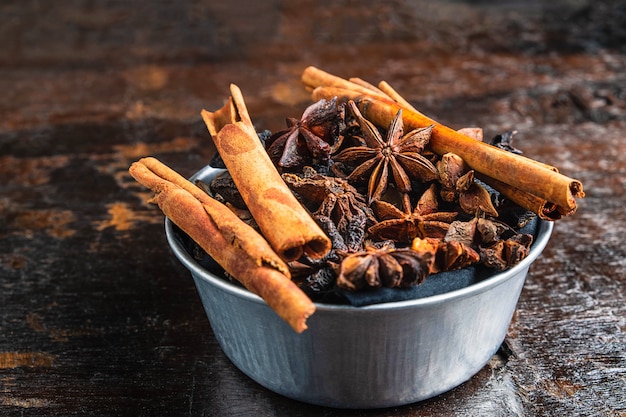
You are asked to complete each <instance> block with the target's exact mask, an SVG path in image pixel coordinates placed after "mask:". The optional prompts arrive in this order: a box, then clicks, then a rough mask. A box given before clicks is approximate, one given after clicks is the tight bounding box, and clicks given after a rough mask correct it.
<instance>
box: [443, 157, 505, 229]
mask: <svg viewBox="0 0 626 417" xmlns="http://www.w3.org/2000/svg"><path fill="white" fill-rule="evenodd" d="M437 171H438V172H439V178H440V183H441V185H442V189H441V197H442V198H443V199H444V200H445V201H448V202H453V201H457V202H458V203H459V206H460V207H461V209H462V210H463V211H464V212H465V213H467V214H472V215H473V214H476V213H486V214H488V215H490V216H495V217H497V216H498V211H497V210H496V208H495V207H494V206H493V202H492V201H491V196H490V194H489V193H488V192H487V190H485V188H484V187H482V186H481V185H480V184H478V183H477V182H476V181H474V170H471V169H470V168H469V167H468V166H467V164H466V163H465V162H464V161H463V159H462V158H461V157H460V156H458V155H455V154H453V153H450V152H448V153H446V154H444V155H443V156H442V157H441V160H440V161H439V162H437Z"/></svg>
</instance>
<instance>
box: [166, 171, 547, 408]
mask: <svg viewBox="0 0 626 417" xmlns="http://www.w3.org/2000/svg"><path fill="white" fill-rule="evenodd" d="M216 171H217V170H214V169H212V168H208V167H207V168H204V169H203V170H201V171H200V172H198V173H197V174H196V176H194V178H196V177H197V178H201V179H208V178H210V176H211V175H214V174H215V173H216ZM165 227H166V234H167V239H168V242H169V244H170V246H171V248H172V250H173V251H174V254H175V255H176V257H177V258H178V259H179V260H180V261H181V262H182V263H183V264H184V265H185V267H187V268H188V269H189V270H190V271H191V274H192V276H193V279H194V281H195V283H196V287H197V289H198V292H199V294H200V297H201V299H202V303H203V305H204V309H205V311H206V313H207V316H208V318H209V321H210V323H211V326H212V328H213V331H214V333H215V337H216V338H217V340H218V342H219V344H220V346H221V347H222V349H223V351H224V352H225V354H226V355H227V356H228V357H229V358H230V360H231V361H232V362H233V363H234V364H235V365H236V366H237V367H238V368H239V369H240V370H241V371H242V372H244V373H245V374H246V375H248V376H249V377H250V378H252V379H253V380H255V381H256V382H258V383H259V384H261V385H263V386H265V387H266V388H268V389H270V390H272V391H275V392H277V393H279V394H282V395H284V396H286V397H290V398H293V399H297V400H301V401H304V402H307V403H312V404H317V405H324V406H331V407H339V408H379V407H390V406H398V405H402V404H408V403H412V402H417V401H420V400H424V399H427V398H430V397H433V396H435V395H437V394H440V393H442V392H445V391H448V390H450V389H452V388H454V387H455V386H458V385H459V384H461V383H463V382H464V381H466V380H468V379H469V378H471V377H472V376H473V375H474V374H475V373H477V372H478V371H479V370H480V369H481V368H482V367H483V366H484V365H485V364H486V363H487V362H488V361H489V359H490V358H491V357H492V356H493V354H494V353H495V352H496V351H497V350H498V348H499V346H500V345H501V343H502V341H503V340H504V337H505V335H506V331H507V328H508V326H509V323H510V321H511V318H512V315H513V312H514V311H515V306H516V304H517V300H518V298H519V295H520V292H521V290H522V287H523V285H524V281H525V278H526V274H527V272H528V269H529V267H530V265H531V263H532V262H533V261H534V260H535V259H536V258H537V257H538V256H539V255H540V253H541V252H542V251H543V249H544V247H545V246H546V244H547V242H548V240H549V238H550V234H551V233H552V228H553V224H552V223H549V222H541V223H540V226H539V233H538V238H537V239H536V242H535V243H534V245H533V247H532V249H531V252H530V255H529V256H528V257H527V258H526V259H524V260H523V261H522V262H521V263H520V264H518V265H516V266H515V267H514V268H511V269H510V270H507V271H505V272H502V273H499V274H497V275H495V276H493V277H491V278H489V279H486V280H484V281H481V282H479V283H477V284H474V285H472V286H470V287H466V288H463V289H460V290H456V291H452V292H449V293H445V294H440V295H436V296H432V297H427V298H422V299H418V300H412V301H402V302H394V303H385V304H378V305H373V306H368V307H352V306H338V305H327V304H317V311H316V313H315V314H314V315H313V316H312V317H311V318H310V319H309V321H308V324H309V329H308V330H307V331H305V332H304V333H303V334H296V333H295V332H293V331H292V329H291V328H290V327H289V326H288V325H287V324H285V323H284V322H283V321H282V320H281V319H280V318H278V316H276V314H275V313H274V312H273V311H272V310H271V309H270V308H269V307H267V305H266V304H265V303H264V302H263V301H262V300H261V299H260V298H259V297H257V296H255V295H253V294H252V293H250V292H248V291H246V290H245V289H242V288H239V287H237V286H234V285H232V284H230V283H228V282H227V281H225V280H224V279H222V278H220V277H218V276H215V275H214V274H211V273H210V272H208V271H206V270H205V269H203V268H202V267H200V266H199V265H198V264H197V263H196V262H195V261H194V260H193V259H192V258H191V256H189V254H188V253H187V252H186V251H185V250H184V248H183V247H182V246H181V245H180V243H179V242H178V241H177V239H176V238H175V237H174V236H173V228H172V224H171V222H170V221H169V220H166V225H165Z"/></svg>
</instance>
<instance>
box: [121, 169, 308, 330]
mask: <svg viewBox="0 0 626 417" xmlns="http://www.w3.org/2000/svg"><path fill="white" fill-rule="evenodd" d="M129 172H130V174H131V175H132V176H133V178H135V179H136V180H137V182H139V183H140V184H142V185H144V186H145V187H147V188H149V189H151V190H152V191H154V192H155V193H156V195H155V196H154V198H153V199H152V200H151V202H153V203H156V204H157V205H158V206H159V207H160V208H161V210H162V211H163V213H164V214H165V215H166V216H167V217H169V218H170V220H172V222H173V223H174V224H176V225H177V226H178V227H180V228H181V229H182V230H183V231H184V232H185V233H187V234H188V235H189V237H190V238H191V239H193V240H194V241H195V242H196V243H198V245H200V247H202V249H204V250H205V251H206V252H207V253H208V254H209V255H210V256H211V257H212V258H213V259H214V260H215V261H216V262H217V263H219V264H220V265H221V266H222V267H223V268H224V270H225V271H226V272H228V273H229V274H230V275H232V276H233V277H234V278H235V279H237V280H238V281H239V282H241V283H242V284H243V285H244V286H245V287H246V288H247V289H248V290H250V291H251V292H253V293H254V294H257V295H258V296H259V297H261V298H262V299H263V300H265V302H266V303H267V304H268V305H269V307H270V308H272V309H273V310H274V311H275V312H276V313H277V314H278V316H280V317H281V318H282V319H283V320H285V321H286V322H287V323H289V324H290V325H291V327H292V328H293V329H294V330H295V331H296V332H298V333H301V332H302V331H304V330H305V329H306V328H307V325H306V320H307V318H308V317H309V316H311V314H313V313H314V312H315V305H314V304H313V302H312V301H311V300H310V299H309V297H308V296H307V295H306V294H304V292H302V290H300V288H299V287H298V286H297V285H296V284H295V283H294V282H292V281H291V279H290V274H289V268H288V266H287V265H286V264H285V262H284V261H283V260H282V259H281V258H280V257H279V256H278V255H277V254H276V253H275V252H274V251H273V250H272V248H271V247H270V245H269V244H268V243H267V241H266V240H265V239H264V238H263V237H262V236H261V235H259V234H258V233H257V232H256V231H255V230H254V229H253V228H252V227H250V226H248V225H247V224H245V223H244V222H243V221H242V220H240V219H239V218H238V217H237V216H236V215H235V214H234V213H233V212H232V211H231V210H230V209H228V208H227V207H226V206H225V205H223V204H222V203H220V202H218V201H217V200H214V199H213V198H211V197H210V196H209V195H207V194H206V193H204V192H203V191H202V190H200V188H198V187H197V186H195V185H194V184H192V183H191V182H189V181H187V180H186V179H184V178H183V177H182V176H181V175H179V174H178V173H177V172H175V171H173V170H172V169H170V168H169V167H167V166H166V165H164V164H162V163H161V162H159V161H158V160H157V159H154V158H143V159H141V160H139V161H138V162H135V163H133V164H132V165H131V167H130V168H129Z"/></svg>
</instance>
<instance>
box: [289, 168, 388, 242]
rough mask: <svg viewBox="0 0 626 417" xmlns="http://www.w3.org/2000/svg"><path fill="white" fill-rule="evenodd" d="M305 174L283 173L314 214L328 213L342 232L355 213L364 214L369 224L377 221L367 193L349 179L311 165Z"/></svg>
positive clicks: (325, 214)
mask: <svg viewBox="0 0 626 417" xmlns="http://www.w3.org/2000/svg"><path fill="white" fill-rule="evenodd" d="M303 174H304V175H303V176H300V175H298V174H283V175H282V177H283V179H284V180H285V183H286V184H287V186H289V188H290V189H291V190H292V191H293V192H295V193H296V194H297V195H298V196H299V197H300V199H301V200H302V201H303V203H304V204H305V206H307V207H308V208H309V209H310V210H311V211H312V213H313V216H314V217H316V216H325V217H329V218H330V219H332V220H333V222H334V223H335V225H336V226H337V229H338V230H339V231H340V233H342V234H343V233H345V232H346V230H347V228H348V225H349V224H350V221H351V219H352V217H353V216H354V215H359V216H363V217H365V218H366V219H367V221H368V223H370V224H373V223H374V222H375V221H376V219H375V218H374V215H373V213H372V211H371V209H370V208H369V207H368V206H367V203H366V202H365V197H364V196H363V195H362V194H361V193H359V192H358V191H357V189H356V188H354V187H353V186H352V185H350V184H349V183H348V181H347V180H345V179H343V178H337V177H328V176H325V175H322V174H318V173H317V172H316V171H315V169H313V168H311V167H305V168H304V169H303Z"/></svg>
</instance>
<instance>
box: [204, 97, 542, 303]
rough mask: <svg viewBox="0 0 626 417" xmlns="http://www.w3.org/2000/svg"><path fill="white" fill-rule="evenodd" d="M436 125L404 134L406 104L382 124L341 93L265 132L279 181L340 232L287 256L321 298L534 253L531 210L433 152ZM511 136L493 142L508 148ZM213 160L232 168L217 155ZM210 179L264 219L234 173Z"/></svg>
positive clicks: (218, 191) (501, 264) (502, 265)
mask: <svg viewBox="0 0 626 417" xmlns="http://www.w3.org/2000/svg"><path fill="white" fill-rule="evenodd" d="M432 128H433V127H432V126H427V127H424V128H418V129H414V130H411V131H409V132H405V131H404V128H403V123H402V110H399V111H398V112H397V114H396V116H395V117H394V119H393V121H392V123H391V125H390V126H388V127H387V128H386V129H382V128H378V127H376V126H375V125H374V124H373V123H372V122H370V121H369V120H367V119H366V118H364V117H363V116H362V114H361V113H360V111H359V109H358V107H357V106H356V104H355V103H354V101H351V100H348V101H343V102H340V101H338V100H337V99H336V98H333V99H332V100H325V99H321V100H319V101H317V102H316V103H314V104H312V105H310V106H309V107H308V108H306V110H305V111H304V113H303V114H302V116H301V118H300V119H294V118H288V119H287V128H286V129H285V130H282V131H279V132H277V133H275V134H270V133H268V132H267V131H266V132H263V133H262V134H261V135H260V139H261V140H262V142H263V144H264V147H265V149H266V151H267V153H268V155H269V156H270V158H271V160H272V162H273V163H274V166H275V167H276V169H277V170H278V171H279V172H280V173H281V176H282V179H283V180H284V181H285V183H286V184H287V185H288V187H289V188H290V190H291V191H292V192H293V193H294V195H295V196H296V197H297V198H298V200H299V201H300V202H301V203H302V204H303V205H304V206H305V207H306V208H307V210H308V212H309V213H310V215H311V217H312V218H313V219H314V220H315V221H316V222H317V224H318V225H319V226H320V227H321V228H322V230H323V231H324V232H325V233H326V235H327V236H328V237H329V238H330V239H331V241H332V249H331V250H330V252H329V253H328V254H326V255H325V256H324V257H322V258H318V259H313V258H310V257H308V256H306V255H303V256H301V257H300V258H298V259H296V260H293V261H291V262H290V263H289V264H288V265H289V268H290V271H291V274H292V278H293V279H294V280H295V281H296V282H297V283H298V284H299V286H300V287H301V288H302V289H303V290H304V291H305V292H306V293H307V294H308V295H309V296H310V297H312V298H313V299H314V300H324V299H329V298H331V299H332V298H334V297H328V295H329V294H330V295H331V296H334V295H336V293H337V290H340V291H359V290H365V289H374V288H380V287H388V288H394V287H398V288H407V287H412V286H415V285H419V284H421V283H422V282H423V281H424V280H425V279H426V277H427V276H429V275H431V274H434V273H438V272H443V271H451V270H457V269H461V268H465V267H468V266H470V265H475V264H481V265H484V266H486V267H488V268H493V269H494V270H497V271H501V270H504V269H507V268H509V267H511V266H513V265H515V264H517V263H518V262H519V261H521V260H522V259H523V258H524V257H526V255H527V254H528V251H529V249H530V245H531V243H532V241H533V237H532V235H531V234H527V233H519V232H518V230H519V229H520V228H521V227H522V226H524V224H525V223H526V222H527V221H529V220H530V219H532V218H533V217H534V216H535V215H534V213H532V212H529V211H527V210H524V209H521V208H520V207H519V206H517V205H516V204H514V203H511V202H510V201H509V200H507V199H502V198H498V196H499V194H498V193H497V192H494V191H493V190H492V189H489V190H490V191H491V192H489V191H488V188H489V187H486V186H485V185H484V184H482V183H481V182H479V181H477V180H476V178H475V173H474V171H473V170H472V169H470V168H469V167H468V166H467V165H466V164H465V163H464V162H463V160H462V159H461V158H460V157H459V156H457V155H455V154H453V153H446V154H444V155H442V156H438V155H437V154H435V153H433V152H432V151H430V150H428V143H429V140H430V136H431V133H432ZM463 131H464V132H465V133H466V134H471V135H473V136H474V137H476V138H477V139H479V137H477V135H480V133H481V131H480V129H465V130H463ZM503 137H504V138H506V139H505V140H504V141H503V140H502V138H503ZM510 138H511V133H510V132H508V133H507V134H505V135H503V136H497V137H496V138H495V139H496V140H495V142H496V143H497V145H498V146H503V145H508V146H510V144H511V141H510ZM211 166H213V167H216V168H225V166H224V165H223V163H222V161H221V157H220V155H219V154H217V156H216V158H215V159H214V160H213V161H212V162H211ZM204 188H205V189H207V190H209V193H210V194H211V195H212V196H213V197H214V198H216V199H218V200H219V201H221V202H223V203H225V204H226V205H228V206H229V207H232V208H233V210H235V211H236V212H237V213H239V215H240V216H241V218H242V219H244V220H246V221H248V222H249V223H250V224H251V225H252V226H253V227H256V225H255V222H254V218H253V217H252V216H251V215H250V214H249V213H248V211H247V207H246V205H245V202H244V201H243V199H242V198H241V195H240V193H239V191H238V189H237V187H236V186H235V183H234V181H233V179H232V176H231V175H230V173H229V172H228V171H225V172H224V173H223V174H220V175H219V176H217V177H216V178H215V179H213V180H212V181H211V182H210V184H208V185H205V186H204ZM500 213H501V214H500ZM502 219H504V220H502ZM507 222H508V223H507Z"/></svg>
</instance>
